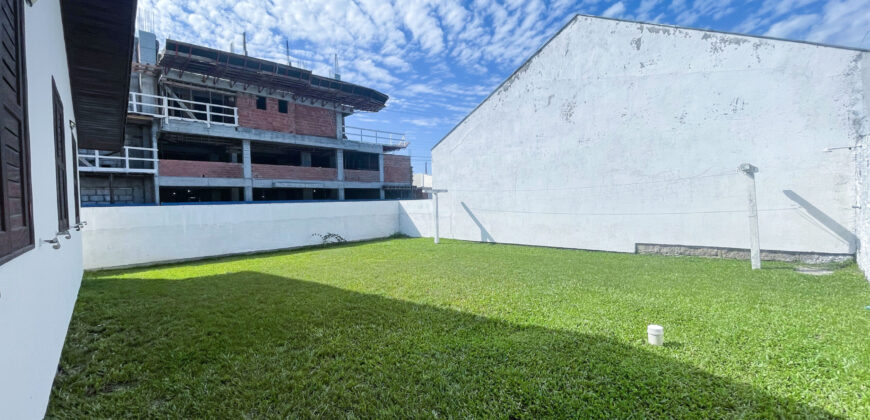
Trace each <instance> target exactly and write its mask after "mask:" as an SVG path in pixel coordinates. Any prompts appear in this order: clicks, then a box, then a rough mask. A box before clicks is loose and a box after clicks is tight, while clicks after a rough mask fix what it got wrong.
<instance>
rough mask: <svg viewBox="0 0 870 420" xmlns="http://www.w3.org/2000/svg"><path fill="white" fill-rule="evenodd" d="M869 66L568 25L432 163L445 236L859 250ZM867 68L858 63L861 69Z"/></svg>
mask: <svg viewBox="0 0 870 420" xmlns="http://www.w3.org/2000/svg"><path fill="white" fill-rule="evenodd" d="M861 60H862V53H861V52H859V51H854V50H848V49H838V48H829V47H822V46H816V45H810V44H804V43H796V42H785V41H776V40H769V39H760V38H752V37H746V36H736V35H727V34H720V33H713V32H706V31H699V30H686V29H677V28H673V27H666V26H658V25H647V24H639V23H631V22H622V21H615V20H609V19H600V18H590V17H584V16H578V17H577V18H575V19H574V20H573V21H572V22H571V23H570V24H569V25H568V26H566V28H565V29H564V30H563V31H562V32H560V34H559V35H557V36H556V37H555V38H554V39H553V40H551V41H550V42H549V44H548V45H546V46H545V47H544V48H543V49H542V50H541V51H540V52H539V53H538V54H537V55H536V56H534V57H533V58H532V59H531V60H530V61H529V62H527V63H526V64H525V65H524V66H522V67H521V68H520V69H519V70H518V71H517V72H516V73H515V74H514V75H513V76H512V77H511V78H509V79H508V80H507V81H506V82H505V83H504V84H503V85H502V86H501V87H500V88H499V89H497V91H496V92H494V93H493V94H492V95H491V96H490V97H489V98H488V99H487V100H485V101H484V102H483V103H482V104H481V105H480V106H479V107H478V108H477V109H476V110H474V111H473V112H472V113H471V114H470V115H469V116H468V117H467V118H466V119H465V120H464V121H462V122H461V123H460V124H459V125H458V126H457V127H456V128H455V129H454V130H453V131H452V132H451V133H449V134H448V135H447V136H446V137H445V138H444V139H443V140H442V142H441V143H440V144H438V145H437V146H436V147H435V148H434V149H433V151H432V155H433V169H434V184H435V185H434V186H435V188H439V189H447V190H448V192H447V193H446V194H442V201H441V214H442V219H441V232H442V235H443V236H445V237H453V238H458V239H466V240H476V241H495V242H504V243H519V244H532V245H546V246H559V247H571V248H583V249H596V250H608V251H624V252H632V251H634V250H635V245H636V244H638V243H653V244H671V245H694V246H710V247H729V248H748V247H749V227H748V222H747V211H746V209H747V193H746V180H745V178H744V176H743V175H740V174H738V173H737V170H736V169H737V167H738V165H740V164H741V163H744V162H747V163H751V164H753V165H756V166H758V167H759V168H760V173H758V174H757V190H758V208H759V211H760V214H759V224H760V230H761V235H760V236H761V246H762V248H763V249H769V250H783V251H796V252H815V253H836V254H851V253H854V252H855V251H856V248H857V245H858V240H857V237H856V234H855V231H856V223H855V222H856V210H855V209H854V206H855V204H856V188H855V173H856V162H855V155H854V154H852V153H850V152H849V151H835V152H831V153H824V152H823V149H825V148H828V147H840V146H851V145H855V144H856V142H858V141H859V138H860V133H859V130H858V128H857V127H859V126H860V123H861V121H863V120H864V118H866V111H865V110H864V103H863V98H864V96H863V92H862V89H861V77H862V72H864V74H865V76H864V77H866V66H865V67H864V68H863V69H862V61H861ZM863 60H864V63H865V64H866V58H865V59H863Z"/></svg>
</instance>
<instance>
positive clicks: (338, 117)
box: [335, 111, 344, 140]
mask: <svg viewBox="0 0 870 420" xmlns="http://www.w3.org/2000/svg"><path fill="white" fill-rule="evenodd" d="M335 138H336V139H338V140H341V139H343V138H344V114H342V113H341V112H338V111H335Z"/></svg>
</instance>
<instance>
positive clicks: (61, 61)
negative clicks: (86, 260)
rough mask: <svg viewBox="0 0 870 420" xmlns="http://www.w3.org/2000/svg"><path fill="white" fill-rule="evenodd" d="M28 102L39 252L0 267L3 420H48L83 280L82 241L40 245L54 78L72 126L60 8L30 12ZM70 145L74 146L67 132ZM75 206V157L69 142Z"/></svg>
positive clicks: (47, 229) (50, 176)
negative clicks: (51, 395) (48, 407)
mask: <svg viewBox="0 0 870 420" xmlns="http://www.w3.org/2000/svg"><path fill="white" fill-rule="evenodd" d="M24 13H25V14H24V16H25V25H24V27H25V40H26V41H25V42H26V45H27V56H26V63H27V80H28V85H27V96H28V113H29V128H30V157H31V160H30V162H31V168H30V171H31V177H32V183H33V184H32V191H33V221H34V235H35V237H36V241H37V245H36V247H35V248H34V249H33V250H31V251H29V252H27V253H25V254H23V255H21V256H19V257H17V258H15V259H13V260H11V261H9V262H6V263H5V264H3V265H0V418H4V419H36V418H41V417H42V416H43V415H44V414H45V408H46V405H47V403H48V397H49V393H50V391H51V384H52V381H53V380H54V375H55V373H56V372H57V363H58V360H59V359H60V353H61V349H62V348H63V342H64V338H65V336H66V331H67V327H68V325H69V320H70V317H71V315H72V310H73V306H74V305H75V300H76V296H77V294H78V289H79V284H80V282H81V276H82V248H81V234H80V233H79V232H72V239H64V238H60V242H61V245H62V247H61V248H60V249H59V250H55V249H52V248H51V246H50V245H43V244H40V243H39V241H41V240H43V239H53V238H54V237H55V233H56V231H57V210H56V209H57V205H56V202H57V201H56V193H55V191H56V189H55V188H56V186H55V166H54V133H53V130H52V127H53V126H54V125H53V115H52V90H51V77H52V76H54V78H55V81H56V83H57V88H58V91H59V92H60V94H61V97H62V100H63V104H64V115H65V117H66V118H67V119H68V120H72V119H74V116H73V106H72V97H71V95H70V87H69V77H68V74H67V61H66V50H65V48H64V38H63V27H62V25H61V19H60V5H59V2H58V1H57V0H42V1H39V2H36V4H35V5H34V6H32V7H31V6H24ZM64 125H65V126H66V129H67V133H66V135H67V139H69V136H70V133H69V126H68V125H67V124H64ZM66 156H67V159H68V162H67V167H68V168H69V169H70V173H69V174H68V179H69V183H68V185H65V186H64V188H67V190H68V192H69V197H70V212H69V214H70V217H72V215H73V214H74V210H73V208H72V206H73V205H74V200H73V199H72V197H73V177H72V165H73V162H72V150H70V144H69V142H67V151H66Z"/></svg>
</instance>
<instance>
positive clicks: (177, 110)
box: [127, 92, 239, 127]
mask: <svg viewBox="0 0 870 420" xmlns="http://www.w3.org/2000/svg"><path fill="white" fill-rule="evenodd" d="M127 111H128V112H132V113H135V114H143V115H151V116H153V117H158V118H165V119H167V121H168V120H170V119H178V120H186V121H201V122H204V123H206V124H209V125H211V124H221V125H229V126H233V127H235V126H238V125H239V108H237V107H234V106H226V105H217V104H210V103H207V102H197V101H189V100H187V99H176V98H170V97H168V96H158V95H150V94H147V93H138V92H130V100H129V103H128V106H127Z"/></svg>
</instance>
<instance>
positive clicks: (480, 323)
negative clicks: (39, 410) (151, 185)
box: [48, 239, 870, 418]
mask: <svg viewBox="0 0 870 420" xmlns="http://www.w3.org/2000/svg"><path fill="white" fill-rule="evenodd" d="M765 267H766V268H765V269H763V270H760V271H755V272H753V271H751V270H750V269H749V263H748V262H746V261H730V260H711V259H700V258H674V257H660V256H645V255H629V254H611V253H596V252H585V251H574V250H561V249H547V248H534V247H521V246H509V245H491V244H478V243H466V242H459V241H449V240H448V241H443V243H442V244H441V245H434V244H432V241H431V239H393V240H384V241H375V242H368V243H361V244H347V245H342V246H333V247H327V248H313V249H305V250H299V251H292V252H280V253H272V254H262V255H256V256H245V257H236V258H226V259H220V260H211V261H206V262H197V263H188V264H178V265H171V266H162V267H152V268H145V269H134V270H125V271H115V272H100V273H90V274H87V275H86V278H85V279H84V282H83V284H82V289H81V293H80V296H79V301H78V304H77V306H76V310H75V314H74V316H73V319H72V325H71V326H70V330H69V334H68V337H67V342H66V347H65V349H64V353H63V357H62V360H61V363H60V368H59V370H58V376H57V379H56V382H55V385H54V390H53V393H52V399H51V403H50V406H49V411H48V416H49V417H71V418H93V417H131V416H137V417H173V418H178V417H184V418H188V417H199V418H240V417H245V418H262V417H315V416H321V417H327V418H335V417H349V418H353V417H363V418H385V417H403V418H404V417H431V418H434V417H476V418H480V417H502V418H507V417H524V418H539V417H544V416H547V417H550V416H552V417H573V418H578V417H579V418H584V417H609V418H614V417H619V418H625V417H682V418H688V417H701V416H703V417H765V418H769V417H854V418H870V310H866V309H865V306H867V305H870V284H868V283H867V281H866V280H864V278H863V277H862V276H861V274H860V272H859V271H858V269H857V268H856V267H854V266H849V267H845V268H841V269H839V270H837V271H836V272H835V273H834V274H833V275H829V276H823V277H815V276H810V275H806V274H798V273H796V272H794V271H793V270H792V269H791V268H792V267H791V266H790V265H788V264H783V263H778V264H775V263H766V266H765ZM650 323H659V324H662V325H664V327H665V341H666V345H665V346H663V347H651V346H649V345H646V344H645V338H646V326H647V324H650Z"/></svg>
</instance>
